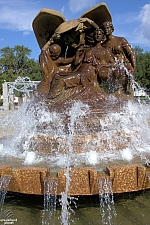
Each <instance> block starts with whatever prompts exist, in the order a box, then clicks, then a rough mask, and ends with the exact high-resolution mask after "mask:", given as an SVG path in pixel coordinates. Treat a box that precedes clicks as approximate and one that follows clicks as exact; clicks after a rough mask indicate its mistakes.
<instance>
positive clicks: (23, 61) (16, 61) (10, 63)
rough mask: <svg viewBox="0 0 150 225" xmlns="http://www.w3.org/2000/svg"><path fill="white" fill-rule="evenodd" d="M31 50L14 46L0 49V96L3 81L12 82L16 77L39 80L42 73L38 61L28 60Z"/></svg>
mask: <svg viewBox="0 0 150 225" xmlns="http://www.w3.org/2000/svg"><path fill="white" fill-rule="evenodd" d="M31 52H32V51H31V50H30V49H29V48H27V47H24V46H19V45H15V46H14V48H10V47H9V46H7V47H5V48H2V49H0V94H1V93H2V83H3V82H4V81H7V82H14V81H15V80H16V79H17V77H18V76H20V77H26V76H27V77H29V78H30V79H31V80H33V81H34V80H41V77H42V75H41V74H42V73H41V69H40V66H39V63H38V61H35V60H34V59H31V58H29V57H30V55H31Z"/></svg>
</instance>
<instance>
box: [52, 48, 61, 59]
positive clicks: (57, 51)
mask: <svg viewBox="0 0 150 225" xmlns="http://www.w3.org/2000/svg"><path fill="white" fill-rule="evenodd" d="M49 50H50V54H51V58H52V59H53V60H56V59H57V58H58V57H59V55H60V52H61V47H60V46H59V45H57V44H53V45H51V46H50V47H49Z"/></svg>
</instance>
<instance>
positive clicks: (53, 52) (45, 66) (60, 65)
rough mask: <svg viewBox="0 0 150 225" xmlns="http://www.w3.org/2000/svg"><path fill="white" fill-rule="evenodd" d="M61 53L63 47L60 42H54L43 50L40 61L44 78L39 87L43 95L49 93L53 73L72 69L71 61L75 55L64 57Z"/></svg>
mask: <svg viewBox="0 0 150 225" xmlns="http://www.w3.org/2000/svg"><path fill="white" fill-rule="evenodd" d="M60 53H61V47H60V46H59V45H58V44H52V45H50V46H49V47H48V48H47V49H46V50H43V51H42V52H41V54H40V56H39V62H40V66H41V69H42V72H43V80H42V81H41V83H40V84H39V86H38V88H37V91H38V93H40V92H41V93H42V94H43V95H47V94H48V92H49V85H50V82H51V80H52V78H53V75H54V74H56V73H57V72H58V71H68V70H69V69H70V63H71V62H72V61H73V59H74V57H70V58H64V57H61V56H60Z"/></svg>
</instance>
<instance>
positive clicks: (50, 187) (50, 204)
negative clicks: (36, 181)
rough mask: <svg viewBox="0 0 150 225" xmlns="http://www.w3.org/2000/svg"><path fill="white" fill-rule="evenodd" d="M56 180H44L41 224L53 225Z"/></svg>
mask: <svg viewBox="0 0 150 225" xmlns="http://www.w3.org/2000/svg"><path fill="white" fill-rule="evenodd" d="M57 185H58V181H57V180H54V179H52V178H45V180H44V210H43V218H42V225H51V224H53V225H55V214H56V200H57Z"/></svg>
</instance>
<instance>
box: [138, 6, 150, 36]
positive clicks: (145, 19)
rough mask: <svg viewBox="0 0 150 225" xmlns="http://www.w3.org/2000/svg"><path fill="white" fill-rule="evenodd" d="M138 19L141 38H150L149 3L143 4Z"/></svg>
mask: <svg viewBox="0 0 150 225" xmlns="http://www.w3.org/2000/svg"><path fill="white" fill-rule="evenodd" d="M139 19H140V21H141V25H140V29H139V31H140V33H141V34H142V35H143V38H145V39H147V40H150V29H149V27H150V3H149V4H146V5H144V6H143V8H142V10H141V12H140V15H139Z"/></svg>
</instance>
